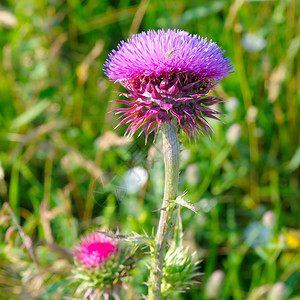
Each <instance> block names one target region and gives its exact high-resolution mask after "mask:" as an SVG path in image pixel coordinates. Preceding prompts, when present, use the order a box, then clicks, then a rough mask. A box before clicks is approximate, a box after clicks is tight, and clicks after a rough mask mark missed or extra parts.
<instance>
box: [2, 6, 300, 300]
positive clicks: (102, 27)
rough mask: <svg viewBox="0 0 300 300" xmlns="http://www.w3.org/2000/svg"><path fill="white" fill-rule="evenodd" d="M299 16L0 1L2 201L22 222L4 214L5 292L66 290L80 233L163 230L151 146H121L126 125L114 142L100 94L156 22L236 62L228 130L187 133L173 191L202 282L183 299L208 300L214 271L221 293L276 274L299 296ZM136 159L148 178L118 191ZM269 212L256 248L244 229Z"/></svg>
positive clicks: (226, 93) (255, 294)
mask: <svg viewBox="0 0 300 300" xmlns="http://www.w3.org/2000/svg"><path fill="white" fill-rule="evenodd" d="M299 8H300V3H299V1H296V0H290V1H288V0H279V1H242V0H236V1H210V2H209V1H196V0H190V1H186V0H180V1H179V0H174V1H158V0H153V1H148V0H143V1H141V2H140V1H132V0H121V1H97V0H89V1H78V0H67V1H60V0H51V1H45V0H42V1H38V2H37V1H33V0H27V1H26V0H18V1H12V0H5V1H2V2H1V6H0V12H1V13H0V45H1V52H0V103H1V110H0V126H1V129H0V162H1V165H0V197H1V205H2V206H3V204H4V203H5V202H8V203H9V205H10V207H11V208H12V210H13V212H14V214H15V216H16V220H15V221H13V220H11V219H7V218H6V217H5V216H6V215H7V214H8V212H7V209H5V207H3V209H2V215H1V227H0V232H1V236H2V239H1V242H0V258H1V259H0V266H1V269H0V295H1V297H0V298H1V299H47V294H46V293H45V288H44V285H46V287H47V289H48V296H49V297H50V298H51V299H61V298H62V296H73V294H74V287H73V286H72V284H70V279H69V277H68V276H69V275H70V269H71V263H72V260H71V258H70V253H71V247H72V246H73V245H74V244H76V242H77V240H78V237H79V235H80V234H82V233H83V232H85V231H86V230H88V229H91V228H99V227H101V228H102V229H110V230H115V229H116V228H120V231H121V232H123V233H130V232H131V231H135V232H139V233H143V230H146V231H147V232H148V233H150V232H151V230H152V227H153V226H155V225H156V224H157V221H158V213H154V212H152V211H153V210H155V209H157V208H158V207H159V203H160V199H161V197H162V192H163V190H162V189H163V164H162V158H161V155H160V151H159V147H160V146H159V141H158V142H157V143H156V145H155V146H151V143H150V144H149V143H148V144H147V145H146V146H145V145H144V141H143V138H140V139H137V138H134V140H130V141H128V140H124V139H122V138H120V137H121V136H122V134H123V133H124V131H125V127H120V128H118V129H117V130H115V131H114V132H115V133H116V134H117V135H118V136H119V137H116V136H112V135H107V133H109V132H111V131H112V130H113V128H114V126H115V125H116V124H117V119H116V117H115V116H114V115H113V114H108V113H107V112H108V111H110V110H112V109H113V108H114V107H115V104H112V103H110V102H109V100H112V99H115V98H116V94H115V93H114V91H116V90H118V89H122V88H121V87H119V86H115V85H113V84H112V83H111V82H109V81H108V80H107V78H106V77H105V75H104V74H103V71H102V66H103V64H104V62H105V60H106V58H107V55H108V53H109V52H110V51H111V49H114V48H116V46H117V44H118V43H119V41H120V40H122V39H127V38H128V37H130V36H131V34H134V33H137V32H140V31H142V30H148V29H158V28H161V27H163V28H180V29H184V30H187V31H189V32H191V33H195V34H199V35H201V36H207V37H208V39H212V40H213V41H215V42H216V43H217V44H218V45H220V46H221V47H222V49H224V50H226V56H229V57H231V58H232V62H233V64H234V68H235V73H234V74H232V75H230V76H228V77H227V78H225V79H224V80H223V81H222V83H221V84H220V85H219V86H218V87H217V89H216V90H215V93H216V94H217V95H218V96H220V97H223V98H224V99H225V100H226V103H225V104H221V105H219V107H218V109H219V110H220V111H222V112H224V113H225V114H226V116H224V117H223V121H224V123H225V124H219V123H216V122H212V124H213V128H214V130H215V134H214V135H213V136H212V138H211V139H209V138H208V137H206V136H201V137H200V138H199V140H198V142H197V143H191V144H189V143H188V141H187V140H186V138H185V137H183V136H182V137H181V139H182V143H183V147H182V162H181V177H180V190H181V192H183V191H184V190H187V191H188V195H189V199H190V200H191V201H192V202H193V203H194V204H195V206H196V207H197V209H198V211H199V212H200V213H201V217H199V216H197V215H193V214H192V213H191V212H189V211H185V210H183V212H182V218H183V225H184V229H185V232H186V241H185V242H186V244H187V245H189V246H190V247H191V249H193V250H197V251H198V252H199V255H200V257H202V258H203V262H202V264H201V266H200V271H201V272H203V273H204V275H203V277H202V278H200V281H201V282H202V283H201V284H199V285H197V286H195V287H194V289H193V290H191V291H190V292H189V293H188V294H186V295H182V296H180V297H181V298H180V299H208V296H207V293H206V292H205V286H206V283H207V281H208V279H209V278H210V276H211V274H212V273H213V271H215V270H217V269H221V270H223V271H224V273H225V280H224V284H223V288H222V289H221V291H220V295H219V297H218V299H224V300H225V299H234V300H239V299H250V300H251V299H252V300H253V299H265V294H266V293H267V291H268V290H269V289H270V287H271V285H273V284H274V283H276V282H279V281H282V282H284V283H285V284H286V299H299V297H300V277H299V276H300V272H299V266H300V253H299V250H300V220H299V215H300V203H299V199H300V190H299V165H300V148H299V138H300V135H299V132H298V131H299V125H300V124H299V106H300V102H299V98H300V95H299V82H300V71H299V70H300V56H299V47H300V32H299V14H300V9H299ZM3 12H5V13H3ZM249 33H252V34H255V39H254V40H251V39H250V40H249V35H248V44H247V45H248V46H247V45H245V43H246V42H247V34H249ZM259 38H263V40H262V43H264V42H265V45H263V46H261V47H262V49H258V48H259V45H257V43H258V44H259V41H258V39H259ZM249 43H250V46H249ZM253 47H254V50H255V47H258V48H257V49H256V51H254V52H251V49H253ZM227 100H228V101H227ZM234 124H235V126H234V127H232V125H234ZM237 124H238V126H237ZM232 128H233V129H232ZM234 128H235V129H234ZM239 131H240V132H239ZM239 133H240V136H239ZM152 155H154V156H152ZM137 165H140V166H143V167H145V168H146V169H147V170H148V171H149V179H148V181H147V183H146V185H145V186H144V187H143V188H142V189H141V190H140V191H139V192H137V193H134V194H132V195H130V194H128V193H127V194H126V193H125V191H124V190H122V189H120V181H121V179H120V178H122V174H124V173H125V172H126V171H127V170H129V169H131V168H132V167H134V166H137ZM268 210H271V211H273V212H274V213H275V216H276V219H277V222H276V224H275V226H274V228H273V231H272V234H271V236H269V239H268V240H267V242H261V241H260V242H258V244H251V243H250V242H249V237H247V234H246V233H247V230H246V229H247V228H249V226H250V224H261V223H255V222H261V220H262V216H263V215H264V213H265V212H266V211H268ZM17 223H20V225H21V227H22V230H23V232H24V234H25V235H27V236H28V237H29V238H30V239H31V240H32V243H33V249H34V252H35V256H36V258H37V262H36V263H37V264H38V265H39V270H40V273H41V274H42V276H39V275H37V274H38V273H37V267H36V265H35V263H34V262H33V261H32V259H31V257H30V255H29V253H28V251H27V250H26V249H25V248H24V241H23V240H22V239H21V238H20V235H19V232H20V230H18V229H17V228H16V224H17ZM280 241H285V242H282V243H280ZM145 272H146V269H145V267H144V264H143V263H141V266H140V267H139V269H138V270H137V271H136V273H137V275H138V274H144V275H141V276H140V275H139V276H136V278H135V279H134V281H133V288H132V290H130V291H129V292H128V293H129V294H128V295H129V296H128V299H133V296H132V295H133V294H130V293H133V291H134V292H136V293H140V295H141V294H142V293H146V289H145V286H143V285H142V281H139V280H138V279H137V278H138V277H139V278H141V277H142V276H144V280H146V274H145ZM42 278H43V280H42ZM43 281H44V283H43ZM199 295H200V296H199ZM199 297H201V298H199Z"/></svg>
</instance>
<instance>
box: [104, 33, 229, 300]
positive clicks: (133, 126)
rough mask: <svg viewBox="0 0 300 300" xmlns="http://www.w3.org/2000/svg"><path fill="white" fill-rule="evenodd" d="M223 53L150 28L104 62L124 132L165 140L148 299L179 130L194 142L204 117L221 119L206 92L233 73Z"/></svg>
mask: <svg viewBox="0 0 300 300" xmlns="http://www.w3.org/2000/svg"><path fill="white" fill-rule="evenodd" d="M223 54H224V51H221V48H220V47H218V46H217V44H215V43H214V42H212V41H209V42H208V41H207V39H203V38H199V37H198V36H197V35H191V34H189V33H188V32H185V31H182V30H167V31H164V30H158V31H157V32H156V31H153V30H150V31H148V32H147V33H146V32H142V33H140V34H137V35H134V36H133V37H132V38H131V39H128V40H127V42H125V41H122V42H121V43H120V44H119V45H118V48H117V50H113V51H112V53H111V54H110V55H109V59H108V60H107V61H106V64H105V69H104V71H105V73H106V75H107V76H108V77H109V79H111V80H113V81H115V82H119V83H120V84H121V85H122V86H123V87H125V89H126V90H127V91H128V92H127V93H121V95H123V96H125V97H127V98H128V99H129V100H115V102H119V103H121V104H124V105H126V106H127V107H124V108H123V107H122V108H118V109H116V110H115V111H114V112H116V113H118V114H121V118H123V119H122V121H121V122H120V123H119V125H121V124H124V123H126V124H129V125H128V127H127V130H126V132H125V134H126V135H129V136H132V135H133V134H134V133H135V132H136V131H138V130H140V134H141V133H143V132H144V133H145V137H146V141H147V138H148V136H149V134H150V133H152V132H153V133H154V138H155V137H156V135H157V133H158V132H159V131H160V130H161V132H162V136H163V148H164V163H165V191H164V199H163V203H162V209H161V216H160V220H159V225H158V229H157V233H156V237H155V243H154V246H153V247H152V254H151V267H150V276H149V292H148V298H149V299H150V300H152V299H160V298H161V283H162V272H163V269H164V268H163V264H164V257H165V251H166V245H167V241H168V238H169V233H170V229H171V228H172V227H173V225H174V218H173V212H174V210H175V209H176V207H177V205H178V201H177V202H176V198H177V189H178V178H179V141H178V131H179V129H181V130H182V131H183V132H184V133H185V134H186V135H187V136H188V138H189V139H190V138H191V137H193V138H194V139H195V140H196V137H197V136H199V134H200V133H206V134H207V135H209V134H210V131H212V128H211V126H210V125H209V123H208V121H207V119H209V118H210V119H216V120H219V118H218V117H217V116H218V115H220V114H221V113H220V112H217V111H215V110H214V109H212V108H211V106H212V105H213V104H216V103H219V102H222V100H221V99H220V98H218V97H214V96H208V95H207V93H208V92H209V91H210V90H211V89H212V88H213V87H214V86H215V85H216V84H217V83H218V82H219V81H220V80H221V79H222V78H224V77H225V76H227V75H229V74H230V73H231V72H232V68H233V67H232V65H231V64H230V59H229V58H224V57H223ZM119 125H118V126H119ZM184 206H188V205H184ZM174 253H175V254H176V253H177V252H176V251H175V252H174Z"/></svg>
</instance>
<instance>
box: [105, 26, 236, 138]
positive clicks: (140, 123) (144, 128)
mask: <svg viewBox="0 0 300 300" xmlns="http://www.w3.org/2000/svg"><path fill="white" fill-rule="evenodd" d="M223 54H224V51H221V49H220V48H219V47H218V46H217V44H215V43H213V42H212V41H210V42H207V39H206V38H205V39H203V38H201V39H200V38H199V37H198V36H197V35H191V34H189V33H188V32H186V31H182V30H170V29H169V30H168V31H166V32H165V31H164V30H163V29H162V30H158V31H157V32H156V31H153V30H149V31H148V32H147V33H145V32H142V33H140V34H137V35H134V36H133V37H132V39H128V40H127V42H124V41H122V42H121V43H120V44H119V45H118V49H117V50H113V51H112V53H111V54H110V55H109V59H108V60H107V61H106V63H105V69H104V71H105V73H106V75H107V76H108V77H109V78H110V79H111V80H114V81H115V82H119V83H120V84H122V85H123V86H124V87H125V88H126V89H127V90H128V92H129V93H121V94H122V95H124V96H126V97H127V98H131V99H134V100H131V101H126V100H115V102H119V103H122V104H125V105H127V106H129V107H127V108H119V109H116V110H114V112H117V113H120V114H121V117H123V118H124V119H123V120H122V121H121V122H120V123H119V125H121V124H123V123H130V125H129V127H128V128H127V131H126V133H125V134H128V135H133V134H134V133H135V132H136V131H137V130H138V129H140V128H141V133H142V132H145V135H146V139H147V138H148V135H149V134H150V133H151V132H154V135H155V136H156V134H157V132H158V130H159V128H160V126H161V125H162V124H163V123H164V122H166V121H169V122H170V121H171V119H172V118H174V119H176V120H177V121H178V124H179V126H180V127H181V129H182V130H183V131H184V132H185V133H186V134H187V136H188V137H189V139H190V136H191V135H192V136H193V137H194V139H196V136H195V132H196V133H197V134H199V132H202V131H203V130H204V131H205V132H206V133H207V134H208V135H209V131H208V130H209V129H210V130H212V129H211V127H210V125H209V124H208V122H207V121H206V118H212V119H216V120H219V119H218V118H217V117H216V115H218V114H221V113H219V112H217V111H215V110H213V109H211V108H209V106H211V105H213V104H216V103H219V102H222V100H221V99H220V98H217V97H208V96H206V94H207V93H208V92H209V90H211V89H212V88H213V87H214V86H215V85H216V84H217V83H218V82H219V81H220V80H221V79H222V78H224V77H226V76H227V75H229V74H230V73H232V68H233V66H232V65H231V64H230V59H229V58H223ZM119 125H118V126H119Z"/></svg>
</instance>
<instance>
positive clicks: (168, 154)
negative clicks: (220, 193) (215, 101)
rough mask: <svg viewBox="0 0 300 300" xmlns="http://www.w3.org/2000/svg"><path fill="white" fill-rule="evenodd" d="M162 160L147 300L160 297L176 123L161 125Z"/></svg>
mask: <svg viewBox="0 0 300 300" xmlns="http://www.w3.org/2000/svg"><path fill="white" fill-rule="evenodd" d="M161 129H162V134H163V147H164V161H165V192H164V200H163V204H162V211H161V215H160V220H159V225H158V229H157V233H156V237H155V247H154V249H152V257H151V268H150V277H149V293H148V299H149V300H159V299H161V280H162V270H163V263H164V257H165V252H166V245H167V241H168V236H169V232H170V229H171V228H172V227H173V225H174V224H173V222H174V220H173V218H172V216H173V211H174V209H175V203H174V202H172V201H170V200H175V199H176V196H177V189H178V178H179V142H178V133H177V124H176V123H175V122H173V121H172V122H171V123H168V122H166V123H165V124H164V125H163V126H162V128H161Z"/></svg>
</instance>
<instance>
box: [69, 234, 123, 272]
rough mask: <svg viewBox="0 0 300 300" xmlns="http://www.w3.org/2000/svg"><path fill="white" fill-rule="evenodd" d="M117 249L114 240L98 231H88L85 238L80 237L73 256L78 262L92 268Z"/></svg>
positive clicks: (105, 259)
mask: <svg viewBox="0 0 300 300" xmlns="http://www.w3.org/2000/svg"><path fill="white" fill-rule="evenodd" d="M117 251H118V246H117V244H116V241H115V240H113V239H111V238H109V237H107V236H105V235H104V234H102V233H100V232H93V233H91V234H90V233H88V234H87V236H86V238H84V237H82V238H81V241H80V243H79V246H77V248H76V249H75V251H74V258H75V259H76V261H77V262H78V263H79V264H82V265H85V266H86V267H87V268H89V269H92V268H96V267H99V266H100V265H101V263H103V262H105V261H107V260H108V259H109V257H110V256H111V255H113V254H116V253H117Z"/></svg>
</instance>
